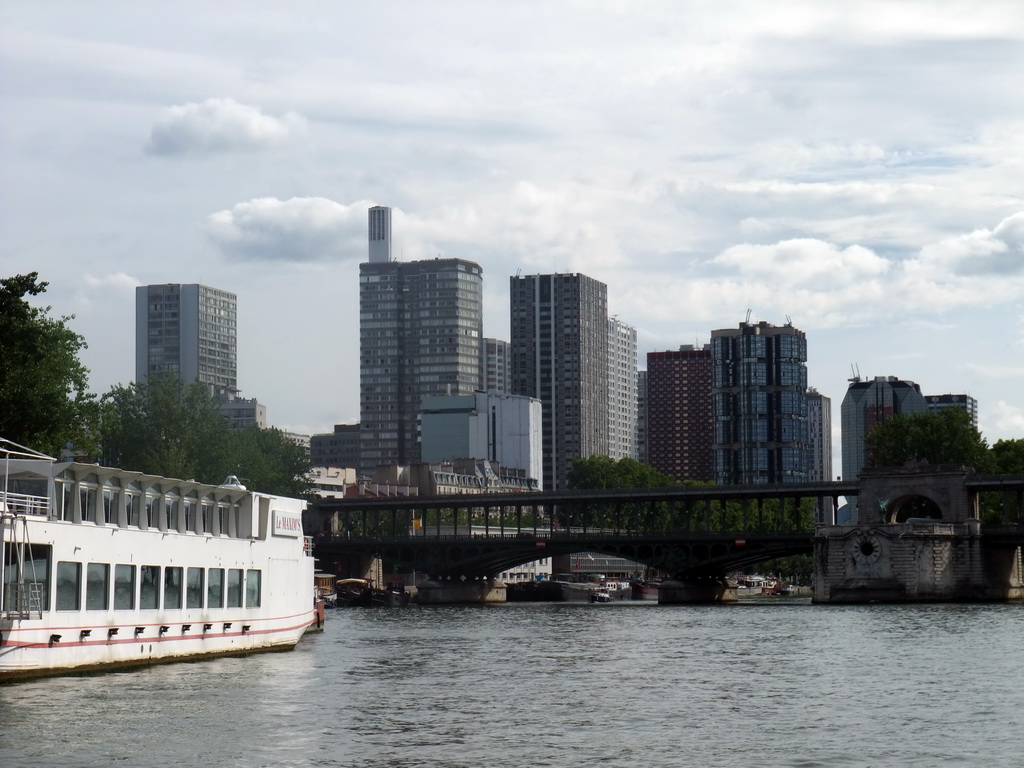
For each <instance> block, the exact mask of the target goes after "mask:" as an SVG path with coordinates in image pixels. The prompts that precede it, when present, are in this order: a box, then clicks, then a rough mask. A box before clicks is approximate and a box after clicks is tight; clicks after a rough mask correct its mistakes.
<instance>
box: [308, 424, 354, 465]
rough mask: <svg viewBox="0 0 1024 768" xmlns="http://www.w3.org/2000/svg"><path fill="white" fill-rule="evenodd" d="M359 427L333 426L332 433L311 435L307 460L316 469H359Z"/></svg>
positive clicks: (347, 425) (351, 425)
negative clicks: (308, 459)
mask: <svg viewBox="0 0 1024 768" xmlns="http://www.w3.org/2000/svg"><path fill="white" fill-rule="evenodd" d="M359 440H360V437H359V425H358V424H335V425H334V431H333V432H327V433H323V434H317V435H311V436H310V438H309V458H310V460H311V461H312V462H313V466H316V467H359V466H361V464H360V462H359V445H360V443H359Z"/></svg>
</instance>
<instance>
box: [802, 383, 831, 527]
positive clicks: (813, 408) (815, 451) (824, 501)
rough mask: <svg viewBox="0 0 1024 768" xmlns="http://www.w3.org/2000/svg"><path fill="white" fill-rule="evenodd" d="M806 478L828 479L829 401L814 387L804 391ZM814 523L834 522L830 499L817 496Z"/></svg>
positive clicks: (829, 441) (829, 470) (829, 474)
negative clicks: (807, 443)
mask: <svg viewBox="0 0 1024 768" xmlns="http://www.w3.org/2000/svg"><path fill="white" fill-rule="evenodd" d="M807 438H808V442H809V443H810V450H809V452H808V462H809V463H808V465H807V479H808V480H809V481H812V482H813V481H815V480H819V481H822V482H824V481H827V480H831V479H832V400H831V399H830V398H828V397H826V396H825V395H823V394H821V393H820V392H819V391H818V390H816V389H815V388H814V387H809V388H808V389H807ZM816 512H817V518H816V522H819V523H828V524H832V523H834V522H835V504H834V503H833V502H832V499H831V498H827V497H821V498H819V499H818V500H817V502H816Z"/></svg>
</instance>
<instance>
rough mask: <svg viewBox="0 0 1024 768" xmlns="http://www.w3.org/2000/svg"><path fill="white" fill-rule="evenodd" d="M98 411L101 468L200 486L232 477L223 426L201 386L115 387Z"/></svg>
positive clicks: (154, 382)
mask: <svg viewBox="0 0 1024 768" xmlns="http://www.w3.org/2000/svg"><path fill="white" fill-rule="evenodd" d="M102 409H103V414H102V428H101V431H102V436H103V441H102V447H103V463H104V464H106V465H108V466H112V467H121V468H123V469H131V470H136V471H139V472H146V473H148V474H152V475H163V476H164V477H177V478H182V479H185V480H190V479H194V480H198V481H199V482H201V483H220V482H222V481H223V480H224V478H225V477H226V476H227V475H228V474H231V473H230V472H228V471H227V468H228V466H229V465H230V461H229V460H228V455H227V449H228V439H229V437H228V424H227V420H226V419H225V418H224V416H223V415H222V414H221V412H220V402H219V401H218V400H217V398H216V397H215V396H214V395H212V394H211V393H210V391H209V390H208V389H207V387H206V386H204V385H203V384H201V383H200V382H193V383H191V384H185V383H183V382H182V381H180V380H179V379H178V378H177V377H175V376H162V377H150V379H149V380H148V381H146V382H135V383H133V384H129V385H127V386H121V385H119V386H116V387H114V388H113V389H111V390H110V391H109V392H107V394H105V395H104V396H103V398H102Z"/></svg>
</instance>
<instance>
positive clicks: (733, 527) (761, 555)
mask: <svg viewBox="0 0 1024 768" xmlns="http://www.w3.org/2000/svg"><path fill="white" fill-rule="evenodd" d="M910 474H911V475H913V477H914V478H915V481H914V482H915V484H914V485H913V486H912V487H911V486H909V485H908V483H907V480H906V477H907V476H908V473H907V472H906V471H903V470H892V471H891V472H890V473H889V475H887V476H886V478H883V479H882V480H879V478H878V477H874V478H873V479H871V478H869V479H868V480H867V481H865V480H864V479H859V480H858V481H853V482H843V481H837V482H818V483H794V484H782V485H759V486H677V487H670V488H654V489H634V490H591V491H561V492H553V493H535V494H533V493H531V494H522V493H517V494H463V495H457V496H435V497H391V498H352V499H336V500H320V501H318V502H317V503H316V505H315V507H314V509H313V514H314V515H316V516H318V517H319V518H320V520H321V521H323V522H325V523H326V522H327V521H329V525H326V526H325V527H329V528H330V530H332V531H334V532H335V533H334V534H332V535H327V534H323V535H319V536H317V537H316V538H315V540H314V553H315V555H316V557H317V559H318V560H319V561H320V562H321V564H322V565H323V566H324V567H328V566H329V565H330V564H332V563H353V562H363V563H365V562H366V561H368V560H369V559H370V558H380V559H381V560H383V561H384V562H385V563H386V564H387V569H388V570H391V571H395V572H402V571H404V572H412V571H416V572H419V573H423V574H428V575H429V576H430V578H431V579H432V580H433V581H436V582H439V583H463V584H464V583H467V582H473V581H487V580H493V578H494V576H496V575H497V574H499V573H501V572H502V571H506V570H508V569H510V568H512V567H514V566H517V565H520V564H523V563H527V562H530V561H533V560H537V559H540V558H543V557H556V556H559V555H571V554H576V553H582V552H595V553H598V552H599V553H604V554H607V555H610V556H615V557H623V558H627V559H629V560H633V561H635V562H638V563H642V564H644V565H646V566H648V567H650V568H652V569H655V570H656V571H659V572H661V573H664V574H668V575H671V577H672V579H673V580H675V581H678V582H682V583H687V584H692V583H700V582H702V581H704V582H708V583H718V584H720V583H721V582H722V578H723V577H724V576H725V575H726V574H727V573H730V572H733V571H736V570H742V569H746V568H749V567H750V566H753V565H755V564H756V563H759V562H763V561H765V560H770V559H773V558H777V557H783V556H787V555H794V554H806V553H812V552H815V551H816V546H819V547H820V541H819V544H818V545H816V539H817V540H820V539H821V537H822V536H823V535H825V534H826V533H827V532H830V535H833V536H836V535H840V536H842V537H843V540H844V541H845V540H847V539H849V540H852V539H853V538H854V537H856V536H857V535H858V531H859V532H860V534H863V533H864V530H867V529H868V528H879V527H883V528H884V527H886V526H888V527H889V530H888V532H889V533H892V534H893V535H897V534H902V533H906V532H908V531H909V529H908V531H903V530H902V528H905V527H906V526H908V525H910V524H911V523H915V524H917V525H918V526H919V525H920V521H921V520H930V521H932V522H933V523H934V524H935V525H938V524H943V523H950V522H958V523H959V522H963V521H964V520H965V519H969V518H973V519H974V520H975V523H976V526H975V527H976V528H979V531H977V532H976V533H977V534H978V535H980V536H981V537H982V538H984V537H988V540H989V542H990V546H991V548H1001V549H1003V550H1015V551H1016V557H1017V559H1018V560H1019V552H1020V550H1019V547H1020V546H1021V544H1024V533H1022V532H1024V527H1022V523H1024V518H1022V497H1024V477H1012V478H1007V477H981V476H977V475H974V474H973V472H972V471H970V470H967V469H965V468H955V469H954V470H953V477H954V479H955V480H958V481H959V485H958V489H959V491H958V492H954V493H953V495H952V497H950V496H949V487H948V486H949V485H950V483H949V477H950V468H929V469H928V470H927V471H924V472H922V471H921V470H914V471H913V472H911V473H910ZM901 478H902V479H901ZM925 478H931V479H930V480H928V479H925ZM908 488H909V490H907V489H908ZM865 494H866V495H867V497H868V500H869V501H870V504H868V503H865V502H864V501H858V497H860V496H862V495H865ZM944 494H945V495H944ZM883 497H884V501H883ZM961 497H962V498H961ZM983 498H984V499H985V505H982V504H981V500H982V499H983ZM843 499H845V500H846V501H850V500H854V501H857V505H858V507H859V509H860V510H861V513H860V517H861V518H863V519H864V520H866V521H868V522H867V523H865V526H867V528H866V527H865V526H862V525H855V526H852V529H851V530H846V529H847V528H851V527H850V526H845V527H844V526H836V525H834V520H833V519H832V516H833V510H835V509H836V508H838V507H839V505H840V502H841V500H843ZM983 506H985V507H986V510H987V514H988V519H989V520H991V521H992V522H990V523H989V525H987V526H980V520H978V517H979V515H980V514H981V512H982V511H983ZM965 510H966V511H965ZM908 521H910V522H908ZM892 526H899V527H901V530H900V531H897V530H896V529H895V528H892ZM933 527H934V526H933ZM879 549H881V545H879ZM876 560H877V557H876ZM817 566H818V563H816V567H817Z"/></svg>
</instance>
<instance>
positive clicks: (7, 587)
mask: <svg viewBox="0 0 1024 768" xmlns="http://www.w3.org/2000/svg"><path fill="white" fill-rule="evenodd" d="M3 607H4V610H3V617H4V618H5V619H41V618H43V585H42V584H41V583H40V582H38V581H29V582H14V583H11V584H4V600H3Z"/></svg>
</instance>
